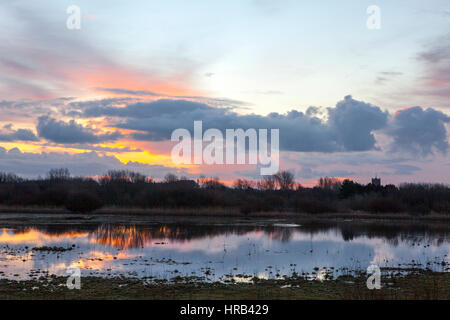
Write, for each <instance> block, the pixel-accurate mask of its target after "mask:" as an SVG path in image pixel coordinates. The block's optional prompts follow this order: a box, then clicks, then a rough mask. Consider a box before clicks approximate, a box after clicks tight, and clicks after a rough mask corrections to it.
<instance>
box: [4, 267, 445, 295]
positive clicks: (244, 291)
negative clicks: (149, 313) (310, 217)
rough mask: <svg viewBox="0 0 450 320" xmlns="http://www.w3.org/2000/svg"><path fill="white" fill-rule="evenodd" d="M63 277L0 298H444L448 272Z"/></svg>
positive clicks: (19, 285)
mask: <svg viewBox="0 0 450 320" xmlns="http://www.w3.org/2000/svg"><path fill="white" fill-rule="evenodd" d="M66 281H67V278H64V277H46V278H41V279H40V280H30V281H11V280H0V299H102V300H103V299H159V300H166V299H170V300H172V299H189V300H191V299H209V300H214V299H226V300H237V299H238V300H247V299H251V300H265V299H266V300H269V299H270V300H272V299H292V300H299V299H308V300H309V299H345V300H367V299H389V300H396V299H419V300H425V299H433V300H448V299H450V274H448V273H426V272H423V273H415V274H410V275H408V276H405V277H403V276H400V277H393V278H382V288H381V289H380V290H369V289H367V286H366V276H363V275H361V276H359V277H350V276H343V277H340V278H338V279H336V280H329V281H317V280H315V281H310V280H305V279H303V278H296V277H291V278H286V279H284V280H260V281H257V282H256V283H254V284H242V283H241V284H223V283H209V284H208V283H198V282H196V281H192V280H190V279H187V278H179V279H177V280H176V281H173V282H171V283H166V282H165V281H153V282H146V281H145V280H138V279H130V278H114V279H103V278H95V277H88V278H82V280H81V289H80V290H77V289H73V290H69V289H68V288H67V286H66Z"/></svg>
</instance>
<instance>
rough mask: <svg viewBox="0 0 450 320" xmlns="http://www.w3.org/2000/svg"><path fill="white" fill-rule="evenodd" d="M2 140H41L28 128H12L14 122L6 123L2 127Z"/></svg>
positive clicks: (0, 134)
mask: <svg viewBox="0 0 450 320" xmlns="http://www.w3.org/2000/svg"><path fill="white" fill-rule="evenodd" d="M0 141H3V142H14V141H39V139H38V138H37V137H36V135H35V134H34V132H33V131H31V130H28V129H17V130H14V129H13V128H12V124H8V125H5V126H4V127H3V129H0Z"/></svg>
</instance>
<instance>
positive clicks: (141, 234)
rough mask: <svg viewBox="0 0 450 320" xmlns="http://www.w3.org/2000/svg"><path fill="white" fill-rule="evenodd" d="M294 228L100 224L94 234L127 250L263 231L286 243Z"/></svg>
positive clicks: (106, 243) (106, 242) (104, 241)
mask: <svg viewBox="0 0 450 320" xmlns="http://www.w3.org/2000/svg"><path fill="white" fill-rule="evenodd" d="M293 231H294V230H292V229H289V228H263V227H248V226H245V227H244V226H240V227H238V226H194V225H163V226H157V227H145V226H136V225H133V226H123V225H121V226H119V225H101V226H99V227H98V228H97V230H95V232H94V234H95V237H96V239H97V241H98V242H99V243H101V244H103V245H108V246H114V247H116V248H121V249H124V248H136V247H142V246H144V245H145V244H149V243H151V241H155V242H157V241H164V240H170V241H171V242H186V241H190V240H195V239H202V238H206V237H215V236H220V235H225V236H226V235H246V234H248V233H250V232H263V233H264V234H265V235H266V236H269V237H271V238H273V239H275V240H279V241H283V242H286V241H289V240H290V239H291V237H292V234H293Z"/></svg>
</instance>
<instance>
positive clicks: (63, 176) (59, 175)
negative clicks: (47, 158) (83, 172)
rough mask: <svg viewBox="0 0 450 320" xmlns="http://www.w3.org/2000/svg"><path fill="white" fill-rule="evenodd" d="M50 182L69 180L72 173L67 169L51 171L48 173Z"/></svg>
mask: <svg viewBox="0 0 450 320" xmlns="http://www.w3.org/2000/svg"><path fill="white" fill-rule="evenodd" d="M47 179H48V180H69V179H70V172H69V169H67V168H59V169H51V170H50V171H49V172H48V173H47Z"/></svg>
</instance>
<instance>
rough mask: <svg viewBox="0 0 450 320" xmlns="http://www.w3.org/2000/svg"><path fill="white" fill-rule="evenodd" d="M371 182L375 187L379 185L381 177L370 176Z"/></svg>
mask: <svg viewBox="0 0 450 320" xmlns="http://www.w3.org/2000/svg"><path fill="white" fill-rule="evenodd" d="M372 184H373V185H374V186H375V187H381V179H380V178H378V177H375V178H372Z"/></svg>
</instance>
